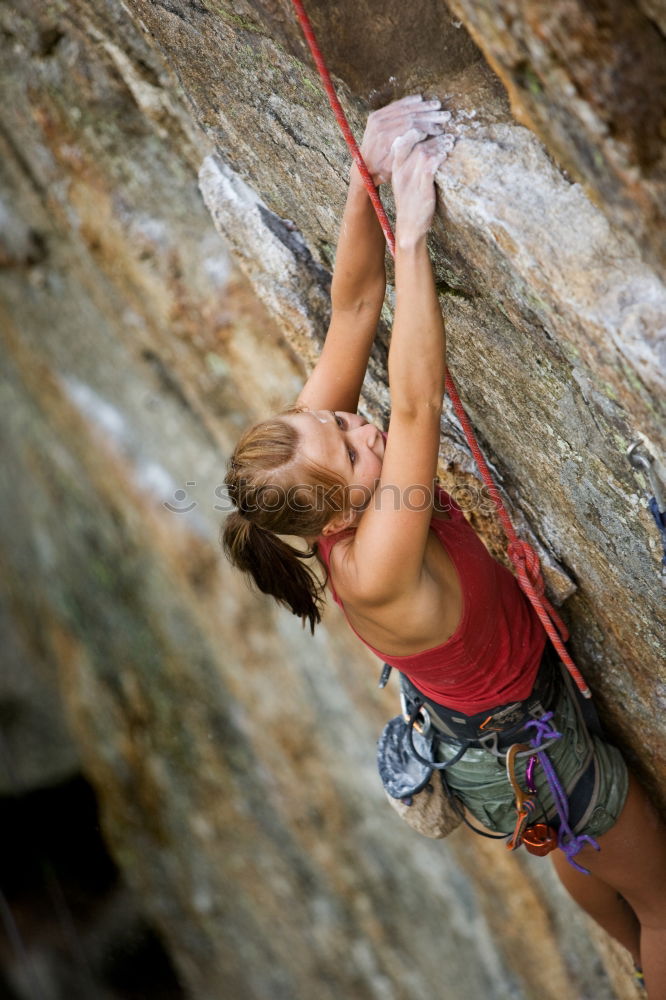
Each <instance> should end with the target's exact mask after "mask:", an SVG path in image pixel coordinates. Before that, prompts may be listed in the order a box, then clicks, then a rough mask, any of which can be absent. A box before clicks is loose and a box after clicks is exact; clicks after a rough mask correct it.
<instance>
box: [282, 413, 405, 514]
mask: <svg viewBox="0 0 666 1000" xmlns="http://www.w3.org/2000/svg"><path fill="white" fill-rule="evenodd" d="M283 419H285V420H287V421H289V422H290V423H293V424H294V425H295V426H296V427H297V428H298V431H299V434H300V436H301V444H300V448H299V451H300V453H301V454H302V456H303V458H305V459H306V460H307V461H309V462H313V463H317V464H318V465H323V466H324V467H325V468H327V469H329V470H330V471H331V472H334V473H336V474H337V475H338V476H339V477H340V479H341V480H342V481H343V482H344V483H345V484H346V485H347V487H348V494H349V500H350V502H351V504H352V505H353V506H354V507H358V508H360V509H362V508H365V507H366V506H367V505H368V503H369V502H370V499H371V497H372V494H373V493H374V491H375V489H376V487H377V482H378V480H379V476H380V474H381V470H382V461H383V458H384V448H385V445H384V438H383V437H382V433H381V431H380V430H379V428H377V427H375V425H374V424H369V423H368V422H367V420H364V419H363V417H360V416H359V415H358V413H345V412H343V411H342V410H335V411H333V410H306V411H304V412H303V413H294V414H290V415H289V416H287V417H284V418H283Z"/></svg>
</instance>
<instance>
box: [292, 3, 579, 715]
mask: <svg viewBox="0 0 666 1000" xmlns="http://www.w3.org/2000/svg"><path fill="white" fill-rule="evenodd" d="M292 3H293V6H294V10H295V13H296V17H297V18H298V21H299V24H300V25H301V29H302V31H303V35H304V37H305V40H306V42H307V44H308V47H309V49H310V53H311V55H312V58H313V60H314V63H315V65H316V67H317V70H318V72H319V76H320V78H321V81H322V84H323V87H324V90H325V91H326V94H327V96H328V100H329V103H330V105H331V109H332V111H333V114H334V116H335V119H336V121H337V123H338V125H339V126H340V129H341V131H342V134H343V136H344V138H345V142H346V143H347V147H348V148H349V151H350V153H351V155H352V158H353V160H354V162H355V163H356V165H357V166H358V169H359V172H360V174H361V177H362V178H363V183H364V184H365V187H366V189H367V191H368V195H369V197H370V199H371V201H372V205H373V207H374V209H375V212H376V213H377V218H378V219H379V222H380V225H381V227H382V230H383V232H384V236H385V237H386V242H387V244H388V247H389V249H390V251H391V254H392V255H393V256H395V238H394V235H393V231H392V229H391V225H390V223H389V221H388V218H387V216H386V212H385V211H384V207H383V205H382V202H381V199H380V197H379V194H378V192H377V188H376V187H375V185H374V183H373V180H372V177H371V176H370V172H369V171H368V168H367V166H366V164H365V161H364V159H363V156H362V154H361V151H360V149H359V147H358V144H357V142H356V140H355V138H354V136H353V133H352V131H351V128H350V126H349V122H348V121H347V117H346V115H345V113H344V111H343V108H342V105H341V104H340V101H339V100H338V96H337V94H336V91H335V87H334V86H333V81H332V80H331V76H330V73H329V72H328V69H327V67H326V63H325V62H324V58H323V56H322V54H321V50H320V48H319V45H318V43H317V39H316V38H315V34H314V31H313V29H312V24H311V23H310V19H309V18H308V15H307V14H306V12H305V8H304V6H303V3H302V0H292ZM446 389H447V392H448V393H449V396H450V398H451V403H452V404H453V409H454V411H455V413H456V416H457V417H458V420H459V421H460V424H461V426H462V428H463V431H464V433H465V437H466V438H467V443H468V444H469V447H470V450H471V452H472V454H473V456H474V459H475V461H476V464H477V466H478V469H479V472H480V473H481V477H482V479H483V481H484V483H485V485H486V486H487V488H488V491H489V495H490V496H491V497H492V498H493V503H494V504H495V509H496V511H497V515H498V517H499V519H500V521H501V522H502V526H503V528H504V531H505V534H506V537H507V540H508V546H507V554H508V557H509V559H510V560H511V563H512V565H513V567H514V569H515V571H516V577H517V580H518V583H519V585H520V587H521V589H522V590H523V592H524V593H525V595H526V596H527V598H528V599H529V601H530V603H531V604H532V607H533V608H534V610H535V612H536V614H537V615H538V617H539V620H540V622H541V624H542V625H543V627H544V629H545V631H546V634H547V636H548V638H549V639H550V641H551V642H552V644H553V646H554V647H555V649H556V650H557V652H558V654H559V657H560V660H561V661H562V663H563V664H564V665H565V667H566V668H567V670H568V671H569V673H570V674H571V676H572V678H573V679H574V681H575V683H576V686H577V687H578V689H579V691H580V692H581V694H582V695H583V697H585V698H590V697H591V692H590V689H589V688H588V686H587V684H586V683H585V679H584V678H583V676H582V674H581V673H580V671H579V669H578V667H577V666H576V664H575V663H574V662H573V660H572V659H571V657H570V655H569V653H568V652H567V650H566V649H565V646H564V643H565V642H566V641H567V639H568V638H569V633H568V630H567V627H566V625H565V624H564V622H563V621H562V619H561V618H560V616H559V615H558V614H557V612H556V611H555V609H554V608H553V606H552V604H551V603H550V601H549V600H548V599H547V598H546V596H545V584H544V580H543V575H542V572H541V565H540V562H539V557H538V555H537V553H536V552H535V551H534V549H533V548H532V546H531V545H529V544H528V543H527V542H525V541H522V540H521V539H519V538H518V536H517V534H516V531H515V529H514V527H513V524H512V523H511V519H510V517H509V515H508V512H507V510H506V508H505V506H504V504H503V502H502V499H501V497H500V495H499V490H498V489H497V487H496V485H495V483H494V481H493V478H492V475H491V472H490V469H489V468H488V465H487V463H486V460H485V458H484V457H483V455H482V453H481V449H480V448H479V444H478V442H477V440H476V437H475V434H474V431H473V429H472V425H471V423H470V421H469V419H468V417H467V414H466V413H465V410H464V409H463V405H462V403H461V401H460V397H459V395H458V390H457V389H456V386H455V384H454V382H453V379H452V378H451V375H450V373H449V372H448V371H447V374H446Z"/></svg>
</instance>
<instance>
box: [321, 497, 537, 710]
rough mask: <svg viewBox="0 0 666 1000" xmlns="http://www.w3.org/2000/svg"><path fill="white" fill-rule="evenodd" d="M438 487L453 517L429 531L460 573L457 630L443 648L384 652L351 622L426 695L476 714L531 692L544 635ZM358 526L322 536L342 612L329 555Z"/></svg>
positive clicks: (506, 574) (519, 594) (499, 567)
mask: <svg viewBox="0 0 666 1000" xmlns="http://www.w3.org/2000/svg"><path fill="white" fill-rule="evenodd" d="M437 492H438V499H439V506H440V507H441V508H443V509H445V510H448V511H449V514H450V519H449V520H441V519H440V518H433V519H432V520H431V522H430V530H431V531H434V532H435V534H436V535H437V537H438V538H439V540H440V542H441V543H442V545H443V546H444V547H445V549H446V550H447V552H448V554H449V555H450V557H451V559H452V560H453V564H454V566H455V568H456V570H457V572H458V576H459V578H460V583H461V587H462V594H463V612H462V617H461V620H460V624H459V625H458V628H457V629H456V631H455V632H454V634H453V635H452V636H451V638H450V639H448V640H447V641H446V642H444V643H442V644H441V645H440V646H433V647H432V648H431V649H425V650H423V651H422V652H420V653H414V654H412V655H410V656H386V655H385V654H384V653H381V652H380V651H379V650H378V649H375V648H374V646H371V645H370V643H369V642H365V639H363V638H362V636H360V635H359V634H358V632H356V629H354V626H353V625H351V622H349V624H350V626H351V628H352V629H353V630H354V632H356V635H358V637H359V639H361V641H362V642H364V643H365V645H366V646H368V647H369V648H370V649H371V650H372V651H373V653H376V654H377V656H379V658H380V659H381V660H383V661H384V662H386V663H390V664H391V666H394V667H396V668H397V669H398V670H400V671H401V672H402V673H403V674H405V675H406V676H407V677H408V678H409V679H410V680H411V681H412V683H413V684H414V685H415V686H416V687H417V688H418V689H419V690H420V691H422V692H423V694H425V695H426V696H427V697H428V698H431V699H432V700H433V701H436V702H439V703H440V704H442V705H446V706H447V707H448V708H452V709H455V710H457V711H459V712H462V713H463V714H465V715H475V714H476V713H477V712H482V711H484V709H487V708H493V707H494V706H495V705H502V704H505V703H507V702H510V701H522V700H523V699H524V698H527V696H528V695H529V693H530V691H531V690H532V687H533V685H534V680H535V678H536V674H537V671H538V669H539V663H540V661H541V656H542V653H543V649H544V646H545V642H546V634H545V632H544V630H543V626H542V625H541V622H540V621H539V619H538V617H537V615H536V613H535V612H534V610H533V608H532V606H531V604H530V603H529V601H528V600H527V598H526V597H525V595H524V594H523V592H522V591H521V589H520V587H519V586H518V584H517V582H516V580H515V578H514V577H513V576H512V574H511V573H510V572H509V571H508V570H507V569H505V568H504V566H502V565H500V563H498V562H497V561H496V560H495V559H493V557H492V556H491V555H490V553H489V552H488V550H487V549H486V547H485V545H484V544H483V542H482V541H481V540H480V539H479V537H478V536H477V534H476V532H475V531H474V529H473V528H472V527H471V526H470V525H469V524H468V522H467V521H466V519H465V517H464V515H463V513H462V511H461V509H460V507H458V506H457V504H456V503H455V501H454V500H453V499H452V498H451V497H450V496H449V494H448V493H446V491H445V490H443V489H442V488H441V487H440V486H437ZM353 530H354V529H353V528H352V529H349V528H347V529H345V530H344V531H341V532H338V533H337V534H335V535H329V536H328V537H326V536H324V535H321V536H320V537H319V539H318V543H319V548H318V552H319V554H320V555H321V557H322V559H323V561H324V564H325V565H326V568H327V569H328V570H329V586H330V588H331V592H332V594H333V598H334V600H335V601H336V603H337V604H339V605H340V607H341V608H342V610H343V611H344V605H343V603H342V601H341V600H340V598H339V597H338V595H337V593H336V592H335V588H334V586H333V581H332V580H331V577H330V553H331V549H332V548H333V546H334V545H335V544H336V542H338V541H340V539H341V538H343V537H344V536H345V535H348V534H350V533H351V532H353ZM347 620H348V621H349V619H347Z"/></svg>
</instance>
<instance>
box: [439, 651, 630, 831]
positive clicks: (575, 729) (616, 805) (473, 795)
mask: <svg viewBox="0 0 666 1000" xmlns="http://www.w3.org/2000/svg"><path fill="white" fill-rule="evenodd" d="M561 669H562V674H563V680H562V684H561V686H560V692H559V694H558V696H557V699H556V701H555V704H554V705H553V709H552V710H553V719H552V721H551V726H553V727H554V728H555V729H556V730H557V732H559V733H561V738H560V739H558V740H556V741H555V742H554V743H553V744H552V745H551V746H550V747H549V748H548V749H547V750H546V753H547V754H548V757H549V759H550V761H551V763H552V765H553V767H554V769H555V772H556V774H557V777H558V778H559V781H560V784H561V785H562V787H563V788H564V789H565V790H566V793H567V797H568V798H569V802H570V820H569V822H570V825H571V828H572V829H573V831H574V833H576V834H587V835H588V836H589V837H600V836H601V835H602V834H604V833H606V832H607V831H608V830H610V828H611V827H612V826H613V825H614V823H615V822H616V820H617V819H618V817H619V815H620V813H621V811H622V808H623V806H624V802H625V799H626V797H627V789H628V782H629V776H628V771H627V765H626V764H625V762H624V759H623V757H622V754H621V753H620V751H619V750H618V749H617V747H614V746H611V744H609V743H607V742H606V741H605V740H604V739H603V738H602V737H601V736H599V735H597V734H596V733H591V732H590V731H589V730H588V728H587V726H586V724H585V721H584V719H583V715H582V712H581V708H580V703H579V696H578V694H577V693H576V691H575V689H574V686H573V682H572V680H571V678H570V677H569V675H568V674H567V673H566V671H565V670H564V668H561ZM531 735H534V732H533V730H532V731H531ZM456 750H457V747H452V746H451V745H450V744H448V745H447V744H446V743H442V742H440V743H439V747H438V750H437V759H438V760H439V761H445V760H450V759H451V758H452V757H453V756H454V755H455V752H456ZM530 756H531V755H530V753H525V754H520V755H518V757H517V759H516V777H517V778H518V781H519V782H520V785H521V787H522V788H523V790H524V791H525V792H526V793H527V784H526V781H525V769H526V767H527V763H528V761H529V758H530ZM444 774H445V776H446V780H447V782H448V784H449V786H450V788H451V790H452V791H453V792H454V793H455V794H456V795H457V797H458V798H459V799H461V801H462V802H463V803H464V805H465V807H466V808H467V809H468V810H469V812H470V813H471V814H472V815H473V816H474V817H475V818H476V819H477V820H478V822H479V823H481V824H482V825H483V826H484V827H486V828H487V829H488V830H492V831H493V832H495V833H512V832H513V830H514V827H515V824H516V809H515V799H514V794H513V791H512V789H511V785H510V784H509V780H508V777H507V773H506V758H505V756H504V755H502V756H501V757H496V756H494V755H493V753H491V752H490V751H489V750H486V749H482V748H479V747H470V748H469V749H468V750H467V751H466V752H465V755H464V757H463V758H462V759H461V760H460V761H458V762H457V763H455V764H453V765H451V767H450V768H447V769H446V770H445V771H444ZM534 779H535V783H536V789H537V795H536V798H537V803H538V807H537V809H536V810H535V812H534V818H533V819H532V820H531V822H532V823H542V822H547V823H549V824H550V825H551V826H553V827H555V828H557V827H558V826H559V818H558V813H557V809H556V808H555V804H554V801H553V797H552V794H551V792H550V788H549V786H548V782H547V780H546V775H545V774H544V771H543V768H542V767H541V765H540V764H538V763H537V765H536V767H535V769H534ZM544 814H545V816H544Z"/></svg>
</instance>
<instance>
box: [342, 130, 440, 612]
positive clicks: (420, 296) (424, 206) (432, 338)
mask: <svg viewBox="0 0 666 1000" xmlns="http://www.w3.org/2000/svg"><path fill="white" fill-rule="evenodd" d="M445 157H446V150H445V148H444V147H443V145H442V144H441V143H440V142H439V141H438V140H437V139H430V140H428V141H426V142H420V143H418V144H417V145H416V146H412V143H411V142H410V138H409V136H405V137H404V138H403V139H400V140H398V141H397V142H396V143H395V145H394V165H393V187H394V193H395V200H396V211H397V225H396V265H395V266H396V310H395V319H394V324H393V330H392V334H391V346H390V350H389V360H388V368H389V372H388V373H389V387H390V390H391V420H390V423H389V430H388V436H387V441H386V450H385V454H384V459H383V463H382V471H381V479H380V483H379V486H378V488H377V492H376V493H375V496H374V497H373V499H372V500H371V502H370V505H369V507H368V509H367V510H366V511H365V512H364V514H363V516H362V518H361V521H360V523H359V526H358V529H357V531H356V536H355V539H354V545H353V546H352V552H351V553H350V558H351V564H350V565H349V566H348V567H347V573H348V574H351V577H352V578H353V577H355V580H353V579H350V584H351V587H352V589H353V590H354V592H355V593H357V594H360V595H363V599H364V600H367V601H369V602H370V603H372V602H378V603H380V602H383V601H385V600H389V599H393V598H397V597H399V596H402V595H403V594H406V593H414V592H415V590H416V589H417V588H418V586H419V584H420V583H421V582H422V580H423V566H424V559H425V550H426V544H427V540H428V530H429V527H430V519H431V516H432V503H433V498H434V482H435V476H436V471H437V457H438V452H439V435H440V417H441V410H442V401H443V397H444V383H445V378H446V357H445V346H446V345H445V331H444V321H443V318H442V314H441V310H440V306H439V301H438V299H437V292H436V288H435V282H434V277H433V273H432V266H431V263H430V257H429V254H428V249H427V245H426V237H427V233H428V229H429V227H430V223H431V221H432V217H433V214H434V210H435V185H434V177H435V173H436V171H437V169H438V167H439V166H440V165H441V163H442V161H443V160H444V159H445ZM346 575H347V574H346ZM348 579H349V576H348Z"/></svg>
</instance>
